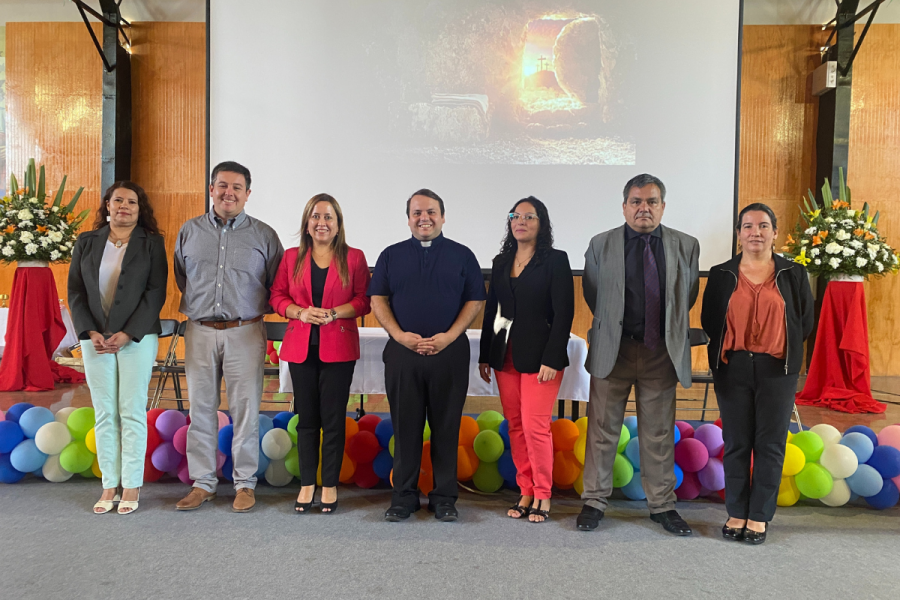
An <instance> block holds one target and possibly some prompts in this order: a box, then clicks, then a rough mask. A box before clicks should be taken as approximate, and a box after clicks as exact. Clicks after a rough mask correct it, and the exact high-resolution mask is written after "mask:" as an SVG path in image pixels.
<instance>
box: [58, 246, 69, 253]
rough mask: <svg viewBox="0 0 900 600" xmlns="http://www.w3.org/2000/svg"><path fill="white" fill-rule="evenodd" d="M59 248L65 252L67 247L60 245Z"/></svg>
mask: <svg viewBox="0 0 900 600" xmlns="http://www.w3.org/2000/svg"><path fill="white" fill-rule="evenodd" d="M59 249H60V251H62V252H65V251H66V250H68V248H66V247H65V246H60V247H59Z"/></svg>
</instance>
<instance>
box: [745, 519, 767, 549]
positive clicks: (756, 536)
mask: <svg viewBox="0 0 900 600" xmlns="http://www.w3.org/2000/svg"><path fill="white" fill-rule="evenodd" d="M768 531H769V524H768V523H766V527H765V529H764V530H762V531H753V530H752V529H744V542H746V543H748V544H752V545H754V546H758V545H759V544H762V543H763V542H765V541H766V532H768Z"/></svg>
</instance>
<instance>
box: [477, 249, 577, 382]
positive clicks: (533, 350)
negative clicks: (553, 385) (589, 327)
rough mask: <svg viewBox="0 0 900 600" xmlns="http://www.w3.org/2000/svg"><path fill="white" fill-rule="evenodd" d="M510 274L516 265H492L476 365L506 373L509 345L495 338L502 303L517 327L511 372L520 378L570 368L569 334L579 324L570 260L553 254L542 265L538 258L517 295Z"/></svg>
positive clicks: (511, 334) (558, 252)
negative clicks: (506, 347)
mask: <svg viewBox="0 0 900 600" xmlns="http://www.w3.org/2000/svg"><path fill="white" fill-rule="evenodd" d="M511 269H512V259H507V260H498V259H494V264H493V266H492V268H491V283H490V289H489V291H488V300H487V305H486V306H485V309H484V324H483V325H482V330H481V352H480V356H479V359H478V362H480V363H488V364H490V366H491V367H492V368H494V369H496V370H498V371H499V370H501V369H502V368H503V358H504V356H503V353H502V352H501V350H502V347H503V346H504V341H505V340H504V339H503V337H502V336H497V335H495V334H494V317H495V316H496V314H497V305H498V302H499V305H500V314H501V315H503V316H504V317H506V318H507V319H512V321H513V325H512V328H511V329H510V332H509V343H510V344H512V346H513V366H514V367H515V368H516V370H517V371H518V372H519V373H537V372H538V371H540V370H541V365H545V366H548V367H550V368H551V369H556V370H557V371H559V370H562V369H564V368H566V367H567V366H569V355H568V351H567V348H568V344H569V332H570V331H571V330H572V320H573V319H574V318H575V287H574V284H573V281H572V269H571V268H570V267H569V257H568V255H567V254H566V253H565V252H563V251H562V250H551V251H550V254H549V255H547V256H546V257H544V258H543V259H540V258H538V257H537V256H535V257H534V259H533V260H532V261H531V262H529V263H528V264H527V265H526V266H525V269H524V270H523V271H522V273H521V274H520V275H519V277H518V280H517V281H518V282H517V284H516V291H515V293H513V291H512V287H511V282H510V271H511ZM492 346H494V348H493V349H492Z"/></svg>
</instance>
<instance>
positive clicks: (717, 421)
mask: <svg viewBox="0 0 900 600" xmlns="http://www.w3.org/2000/svg"><path fill="white" fill-rule="evenodd" d="M713 425H715V426H716V427H718V428H719V429H722V417H719V418H718V419H716V420H715V422H714V423H713Z"/></svg>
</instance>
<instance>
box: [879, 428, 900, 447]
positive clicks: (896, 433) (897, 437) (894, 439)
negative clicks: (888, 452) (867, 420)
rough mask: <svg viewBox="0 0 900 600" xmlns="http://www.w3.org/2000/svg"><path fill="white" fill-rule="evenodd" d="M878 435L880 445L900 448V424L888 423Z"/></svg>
mask: <svg viewBox="0 0 900 600" xmlns="http://www.w3.org/2000/svg"><path fill="white" fill-rule="evenodd" d="M876 437H878V445H879V446H892V447H894V448H896V449H897V450H900V425H888V426H887V427H885V428H884V429H882V430H881V431H879V432H878V435H877V436H876Z"/></svg>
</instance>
